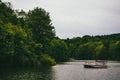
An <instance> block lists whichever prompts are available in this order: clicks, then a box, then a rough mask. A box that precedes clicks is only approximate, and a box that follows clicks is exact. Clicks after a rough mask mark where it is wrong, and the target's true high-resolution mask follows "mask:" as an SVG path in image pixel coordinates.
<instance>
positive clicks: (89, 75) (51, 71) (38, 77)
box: [0, 62, 120, 80]
mask: <svg viewBox="0 0 120 80" xmlns="http://www.w3.org/2000/svg"><path fill="white" fill-rule="evenodd" d="M83 64H84V62H67V63H65V64H59V65H56V66H53V67H49V68H46V67H44V68H38V69H34V68H24V69H19V68H14V69H13V68H11V69H10V68H9V69H0V80H120V76H119V75H120V63H119V62H116V63H113V62H112V63H111V62H109V63H108V68H107V69H86V68H84V67H83Z"/></svg>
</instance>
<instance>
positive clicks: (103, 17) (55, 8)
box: [2, 0, 120, 39]
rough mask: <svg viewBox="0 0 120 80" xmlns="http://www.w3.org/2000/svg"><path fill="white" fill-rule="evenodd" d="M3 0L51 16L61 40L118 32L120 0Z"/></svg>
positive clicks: (15, 7)
mask: <svg viewBox="0 0 120 80" xmlns="http://www.w3.org/2000/svg"><path fill="white" fill-rule="evenodd" d="M2 1H3V2H11V3H12V5H13V8H14V9H23V10H24V11H29V10H33V9H34V8H35V7H40V8H43V9H45V10H46V11H47V12H49V13H50V17H51V20H52V24H53V26H54V27H55V30H56V36H58V37H60V38H63V39H65V38H73V37H82V36H84V35H91V36H95V35H108V34H113V33H120V0H2Z"/></svg>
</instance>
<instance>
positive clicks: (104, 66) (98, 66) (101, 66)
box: [84, 65, 107, 68]
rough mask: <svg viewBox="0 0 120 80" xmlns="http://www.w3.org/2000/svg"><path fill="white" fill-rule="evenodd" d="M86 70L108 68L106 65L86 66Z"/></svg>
mask: <svg viewBox="0 0 120 80" xmlns="http://www.w3.org/2000/svg"><path fill="white" fill-rule="evenodd" d="M84 68H107V66H106V65H84Z"/></svg>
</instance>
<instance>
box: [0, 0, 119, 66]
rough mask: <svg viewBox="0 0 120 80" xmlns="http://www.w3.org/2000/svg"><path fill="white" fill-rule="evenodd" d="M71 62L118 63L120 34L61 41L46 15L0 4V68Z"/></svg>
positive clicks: (87, 36) (37, 9)
mask: <svg viewBox="0 0 120 80" xmlns="http://www.w3.org/2000/svg"><path fill="white" fill-rule="evenodd" d="M70 58H75V59H80V60H84V59H85V60H87V59H89V60H90V59H104V60H120V34H119V33H118V34H111V35H102V36H99V35H98V36H89V35H85V36H83V37H74V38H72V39H69V38H67V39H60V38H59V37H57V36H56V35H55V28H54V26H53V25H52V22H51V19H50V16H49V13H48V12H46V11H45V10H44V9H42V8H39V7H36V8H34V10H30V11H28V12H25V11H23V10H13V9H12V4H11V3H9V2H2V1H1V0H0V66H15V67H18V66H19V67H20V66H21V67H23V66H28V67H29V66H31V67H39V66H51V65H55V64H56V63H58V62H64V61H67V60H69V59H70Z"/></svg>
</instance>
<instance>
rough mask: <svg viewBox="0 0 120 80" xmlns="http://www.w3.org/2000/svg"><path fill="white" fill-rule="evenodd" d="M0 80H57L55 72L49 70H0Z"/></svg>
mask: <svg viewBox="0 0 120 80" xmlns="http://www.w3.org/2000/svg"><path fill="white" fill-rule="evenodd" d="M0 80H55V79H54V72H53V71H52V69H51V67H49V68H39V69H34V68H27V69H26V68H24V69H20V68H14V69H13V68H9V69H8V68H7V69H0Z"/></svg>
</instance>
